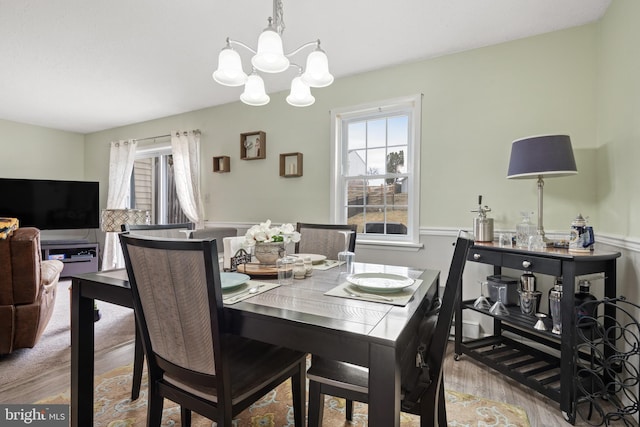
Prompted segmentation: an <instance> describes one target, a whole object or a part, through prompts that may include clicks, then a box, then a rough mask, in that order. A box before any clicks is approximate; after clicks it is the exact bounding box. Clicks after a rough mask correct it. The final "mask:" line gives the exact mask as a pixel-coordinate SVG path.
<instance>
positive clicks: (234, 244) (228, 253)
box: [222, 236, 245, 270]
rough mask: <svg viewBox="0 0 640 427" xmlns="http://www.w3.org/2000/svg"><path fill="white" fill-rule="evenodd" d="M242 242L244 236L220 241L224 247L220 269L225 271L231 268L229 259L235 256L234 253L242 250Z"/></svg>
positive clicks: (225, 238)
mask: <svg viewBox="0 0 640 427" xmlns="http://www.w3.org/2000/svg"><path fill="white" fill-rule="evenodd" d="M244 240H245V238H244V236H236V237H224V238H223V239H222V245H223V246H224V260H223V262H222V267H223V268H224V269H225V270H228V269H230V268H231V258H232V257H233V256H235V254H236V252H238V251H239V250H240V249H243V248H244Z"/></svg>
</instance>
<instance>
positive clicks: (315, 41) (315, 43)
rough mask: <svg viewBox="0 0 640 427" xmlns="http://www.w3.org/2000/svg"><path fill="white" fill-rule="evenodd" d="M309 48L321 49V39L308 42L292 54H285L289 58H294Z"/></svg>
mask: <svg viewBox="0 0 640 427" xmlns="http://www.w3.org/2000/svg"><path fill="white" fill-rule="evenodd" d="M309 46H317V47H320V39H318V40H314V41H312V42H307V43H305V44H303V45H302V46H300V47H299V48H297V49H296V50H294V51H291V52H290V53H285V54H284V56H286V57H287V58H289V57H292V56H293V55H295V54H296V53H298V52H300V51H301V50H302V49H305V48H307V47H309Z"/></svg>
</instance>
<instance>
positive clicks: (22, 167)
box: [0, 119, 85, 215]
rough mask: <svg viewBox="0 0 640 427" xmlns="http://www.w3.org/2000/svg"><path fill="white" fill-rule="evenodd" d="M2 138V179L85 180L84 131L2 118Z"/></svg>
mask: <svg viewBox="0 0 640 427" xmlns="http://www.w3.org/2000/svg"><path fill="white" fill-rule="evenodd" d="M0 141H2V142H0V148H1V150H0V153H1V154H0V177H2V178H34V179H66V180H82V179H84V163H85V152H84V147H85V144H84V135H82V134H79V133H72V132H64V131H59V130H54V129H49V128H44V127H39V126H32V125H27V124H22V123H16V122H11V121H7V120H2V119H0ZM0 215H2V212H0Z"/></svg>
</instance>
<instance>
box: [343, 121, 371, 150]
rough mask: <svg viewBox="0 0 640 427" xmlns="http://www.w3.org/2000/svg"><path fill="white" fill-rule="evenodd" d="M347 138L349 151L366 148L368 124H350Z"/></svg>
mask: <svg viewBox="0 0 640 427" xmlns="http://www.w3.org/2000/svg"><path fill="white" fill-rule="evenodd" d="M347 132H348V136H347V141H348V142H347V149H348V150H349V151H351V150H354V149H356V148H366V146H367V129H366V122H354V123H349V129H348V131H347Z"/></svg>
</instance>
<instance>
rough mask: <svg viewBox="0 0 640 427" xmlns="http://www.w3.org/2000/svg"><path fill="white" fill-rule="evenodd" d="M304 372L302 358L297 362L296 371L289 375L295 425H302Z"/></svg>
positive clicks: (302, 426) (304, 365)
mask: <svg viewBox="0 0 640 427" xmlns="http://www.w3.org/2000/svg"><path fill="white" fill-rule="evenodd" d="M306 374H307V370H306V364H305V361H304V360H303V361H302V362H300V363H299V366H298V372H296V373H295V374H294V375H292V376H291V393H292V395H293V420H294V425H295V426H296V427H304V419H305V397H306V396H305V393H306V390H305V388H306V387H305V386H306V384H305V383H306Z"/></svg>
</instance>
